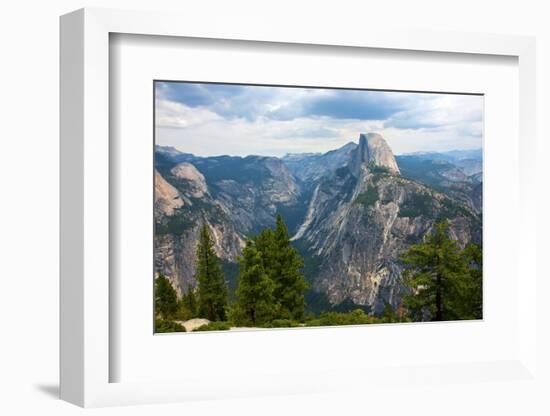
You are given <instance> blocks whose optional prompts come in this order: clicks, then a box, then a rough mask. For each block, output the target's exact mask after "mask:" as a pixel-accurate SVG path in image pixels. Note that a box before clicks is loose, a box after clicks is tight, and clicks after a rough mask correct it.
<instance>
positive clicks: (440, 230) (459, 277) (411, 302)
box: [403, 221, 472, 321]
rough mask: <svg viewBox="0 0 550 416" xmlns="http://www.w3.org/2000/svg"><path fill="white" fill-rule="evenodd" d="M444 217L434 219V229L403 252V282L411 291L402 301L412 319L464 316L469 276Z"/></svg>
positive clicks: (466, 317)
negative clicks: (418, 242)
mask: <svg viewBox="0 0 550 416" xmlns="http://www.w3.org/2000/svg"><path fill="white" fill-rule="evenodd" d="M448 228H449V224H448V222H447V221H444V222H439V223H436V225H435V229H434V231H433V232H432V233H431V234H430V235H428V236H426V237H425V238H424V241H423V242H422V243H420V244H415V245H413V246H411V247H410V248H409V250H408V251H407V252H406V253H405V255H404V256H403V261H404V263H405V264H406V266H407V269H406V270H405V272H404V276H405V283H406V284H407V285H408V286H409V287H410V288H411V291H412V294H411V295H410V296H408V297H406V298H405V305H406V307H407V309H408V310H409V313H410V314H411V316H412V317H413V319H414V320H424V318H426V315H428V317H429V318H430V319H431V320H433V321H444V320H453V319H468V318H469V316H468V315H469V313H470V312H471V311H468V310H467V308H468V306H467V305H468V296H469V295H470V294H471V282H472V279H471V276H470V274H469V271H468V267H467V264H466V261H465V257H464V255H463V254H462V252H461V250H460V247H459V246H458V244H457V243H456V241H454V240H452V239H451V238H450V237H449V235H448Z"/></svg>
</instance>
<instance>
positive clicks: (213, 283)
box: [197, 224, 227, 321]
mask: <svg viewBox="0 0 550 416" xmlns="http://www.w3.org/2000/svg"><path fill="white" fill-rule="evenodd" d="M197 260H198V265H197V282H198V284H199V290H198V306H199V314H200V316H202V317H204V318H207V319H209V320H211V321H223V320H225V316H226V314H225V308H226V306H227V285H226V284H225V280H224V275H223V272H222V269H221V266H220V262H219V259H218V257H217V256H216V253H215V252H214V242H213V241H212V238H211V237H210V231H209V229H208V225H206V224H204V225H203V226H202V228H201V231H200V236H199V244H198V246H197Z"/></svg>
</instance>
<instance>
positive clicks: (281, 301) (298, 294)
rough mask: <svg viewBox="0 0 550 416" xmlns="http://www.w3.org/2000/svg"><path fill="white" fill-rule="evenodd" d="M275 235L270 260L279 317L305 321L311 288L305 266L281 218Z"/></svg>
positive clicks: (278, 220)
mask: <svg viewBox="0 0 550 416" xmlns="http://www.w3.org/2000/svg"><path fill="white" fill-rule="evenodd" d="M272 234H273V242H272V244H271V246H272V252H271V253H270V254H269V255H271V256H272V258H269V256H268V260H267V262H268V264H269V275H270V277H271V279H272V280H273V283H274V292H273V294H274V297H275V302H276V303H277V305H278V307H279V313H278V317H280V318H284V319H294V320H302V319H303V317H304V312H305V305H306V303H305V298H304V292H305V291H306V289H307V287H308V285H307V283H306V281H305V278H304V275H303V274H302V272H301V269H302V267H303V266H304V262H303V260H302V258H301V257H300V255H299V254H298V252H297V251H296V249H295V248H294V247H292V246H291V244H290V235H289V234H288V229H287V227H286V224H285V222H284V221H283V217H282V216H281V215H277V221H276V225H275V231H274V232H273V233H272Z"/></svg>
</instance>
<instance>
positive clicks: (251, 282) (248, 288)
mask: <svg viewBox="0 0 550 416" xmlns="http://www.w3.org/2000/svg"><path fill="white" fill-rule="evenodd" d="M236 295H237V302H236V305H235V311H234V312H235V313H234V319H235V320H236V321H237V322H238V323H239V324H241V325H262V324H264V323H266V322H269V321H270V320H271V319H273V312H274V302H273V282H272V281H271V280H270V279H269V277H268V275H267V274H266V272H265V270H264V267H263V262H262V257H261V254H260V252H259V251H258V250H257V248H256V243H255V242H254V241H253V240H249V241H247V243H246V247H245V248H244V250H243V255H242V256H241V257H240V258H239V286H238V288H237V291H236Z"/></svg>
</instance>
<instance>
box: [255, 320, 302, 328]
mask: <svg viewBox="0 0 550 416" xmlns="http://www.w3.org/2000/svg"><path fill="white" fill-rule="evenodd" d="M298 326H300V323H299V322H297V321H293V320H292V319H274V320H273V321H271V322H269V323H267V324H265V325H263V328H296V327H298Z"/></svg>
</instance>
